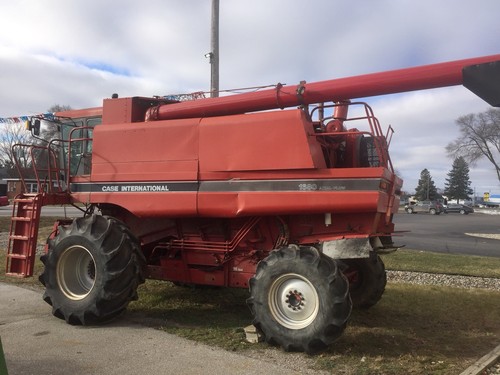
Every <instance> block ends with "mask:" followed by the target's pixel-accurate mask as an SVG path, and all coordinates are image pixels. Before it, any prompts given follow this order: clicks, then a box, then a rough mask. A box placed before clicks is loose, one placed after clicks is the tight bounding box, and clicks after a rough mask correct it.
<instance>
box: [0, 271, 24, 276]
mask: <svg viewBox="0 0 500 375" xmlns="http://www.w3.org/2000/svg"><path fill="white" fill-rule="evenodd" d="M5 276H10V277H26V274H25V273H24V272H20V273H17V272H6V273H5Z"/></svg>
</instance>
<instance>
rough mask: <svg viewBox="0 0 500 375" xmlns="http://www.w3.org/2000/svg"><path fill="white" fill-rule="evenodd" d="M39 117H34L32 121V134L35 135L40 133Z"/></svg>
mask: <svg viewBox="0 0 500 375" xmlns="http://www.w3.org/2000/svg"><path fill="white" fill-rule="evenodd" d="M40 123H41V122H40V119H38V118H37V119H35V121H33V134H35V135H40Z"/></svg>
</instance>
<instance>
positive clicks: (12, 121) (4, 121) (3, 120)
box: [0, 112, 54, 124]
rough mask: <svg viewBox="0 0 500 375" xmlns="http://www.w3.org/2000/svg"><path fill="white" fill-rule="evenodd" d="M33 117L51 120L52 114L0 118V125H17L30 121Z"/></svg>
mask: <svg viewBox="0 0 500 375" xmlns="http://www.w3.org/2000/svg"><path fill="white" fill-rule="evenodd" d="M33 117H36V118H39V119H41V120H49V121H50V120H53V119H54V114H53V113H51V112H47V113H41V114H38V115H34V116H17V117H0V124H18V123H23V122H26V121H28V120H31V119H32V118H33Z"/></svg>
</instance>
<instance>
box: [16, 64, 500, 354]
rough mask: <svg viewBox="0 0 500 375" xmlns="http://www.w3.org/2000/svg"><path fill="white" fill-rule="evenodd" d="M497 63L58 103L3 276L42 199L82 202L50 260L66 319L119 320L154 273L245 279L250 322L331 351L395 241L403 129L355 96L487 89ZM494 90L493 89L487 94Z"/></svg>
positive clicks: (197, 280) (27, 270)
mask: <svg viewBox="0 0 500 375" xmlns="http://www.w3.org/2000/svg"><path fill="white" fill-rule="evenodd" d="M498 60H500V55H497V56H490V57H485V58H478V59H471V60H464V61H459V62H452V63H443V64H436V65H430V66H425V67H420V68H410V69H403V70H398V71H392V72H385V73H376V74H371V75H366V76H359V77H351V78H344V79H338V80H331V81H324V82H318V83H311V84H306V83H304V82H301V83H300V84H299V85H297V86H294V87H289V86H283V85H277V86H276V87H275V88H274V89H270V90H269V89H268V90H263V91H259V92H256V93H248V94H240V95H234V96H228V97H221V98H212V99H199V100H195V101H189V102H176V101H173V100H169V99H162V98H143V97H133V98H112V99H105V100H104V102H103V106H102V108H92V109H87V110H78V111H69V112H64V113H57V114H56V116H55V118H54V119H53V120H52V124H53V126H57V128H58V129H59V130H60V131H59V134H60V136H59V137H58V138H57V139H53V140H51V141H50V142H48V143H47V145H46V146H43V147H42V146H24V145H16V146H15V147H16V148H18V149H19V150H22V152H20V151H17V152H16V153H15V154H16V155H21V154H22V155H24V156H26V155H29V163H28V164H29V165H30V166H31V167H32V170H31V171H30V172H31V173H32V174H34V175H35V176H36V179H37V182H38V193H37V194H35V195H24V196H20V197H17V198H16V200H15V208H14V213H13V217H12V228H11V236H10V243H9V252H8V254H7V273H8V274H9V275H12V276H19V277H25V276H30V275H31V274H32V272H33V262H34V254H35V247H36V239H37V229H38V222H39V216H40V209H41V207H42V206H43V205H47V204H74V205H78V207H82V216H81V217H79V218H76V219H74V220H70V221H61V222H58V223H56V224H55V226H54V228H55V230H54V233H53V234H52V235H51V236H50V238H49V239H48V240H47V251H46V253H45V254H44V255H43V256H42V257H41V259H42V262H43V263H44V265H45V269H44V271H43V273H42V275H41V276H40V281H41V282H42V284H44V286H45V288H46V289H45V294H44V300H45V301H46V302H47V303H49V304H50V305H51V306H52V311H53V314H54V315H55V316H57V317H59V318H61V319H65V320H66V321H67V322H68V323H70V324H96V323H101V322H105V321H108V320H110V319H111V318H113V317H115V316H117V315H118V314H120V313H121V312H122V311H124V310H125V309H126V307H127V305H128V303H129V302H130V301H131V300H134V299H136V298H137V287H138V286H139V284H141V283H142V282H144V280H145V278H152V279H159V280H168V281H172V282H174V283H183V284H193V285H212V286H225V287H236V288H249V290H250V296H249V299H248V304H249V306H250V309H251V311H252V313H253V315H254V321H253V323H254V325H255V326H256V327H257V329H258V330H259V331H260V332H261V333H262V334H263V335H264V337H265V338H266V340H267V341H268V342H271V343H276V344H278V345H280V346H282V347H283V348H285V349H286V350H298V351H306V352H309V353H313V352H316V351H319V350H322V349H324V348H326V347H327V346H328V345H330V344H331V343H332V342H333V341H334V340H335V339H336V338H338V337H339V336H340V335H341V334H342V332H343V330H344V328H345V326H346V324H347V321H348V319H349V315H350V313H351V308H352V306H353V305H354V306H356V307H363V308H367V307H370V306H373V305H374V304H376V303H377V302H378V301H379V300H380V298H381V297H382V294H383V292H384V288H385V284H386V276H385V270H384V265H383V263H382V261H381V259H380V257H379V254H381V253H385V252H390V251H394V250H395V249H396V248H397V247H396V246H395V245H394V244H393V241H392V234H393V232H394V225H393V222H392V218H393V215H394V213H395V212H397V210H398V208H399V196H400V192H401V186H402V181H401V179H400V178H399V177H398V176H396V174H395V172H394V169H393V167H392V163H391V159H390V156H389V152H388V148H389V144H390V141H391V136H392V129H390V128H389V129H388V130H386V131H383V130H382V128H381V126H380V124H379V122H378V120H377V118H376V117H375V116H374V114H373V112H372V109H371V108H370V107H369V106H368V105H367V104H365V103H362V102H355V101H353V100H354V99H357V98H361V97H368V96H373V95H383V94H389V93H395V92H403V91H410V90H419V89H427V88H434V87H442V86H449V85H458V84H462V83H463V74H462V71H463V69H464V68H465V70H464V71H467V72H468V75H467V81H468V82H469V84H470V85H471V87H473V89H474V90H475V91H477V92H479V94H481V92H480V87H482V85H481V84H478V83H477V81H481V79H483V76H484V74H485V73H484V72H485V71H486V72H487V73H488V74H497V77H498V73H497V72H498V67H499V62H498ZM478 64H479V65H478ZM470 66H473V68H470ZM492 66H493V68H492ZM484 67H486V68H484ZM483 68H484V69H483ZM477 77H479V78H480V79H479V78H477ZM497 81H498V79H497ZM471 82H472V83H471ZM495 95H496V94H495V93H494V92H493V91H492V90H491V88H489V89H488V90H487V99H488V100H489V101H491V100H492V101H495V100H496V99H498V97H497V96H495ZM289 107H295V108H294V109H288V110H282V109H283V108H289ZM270 109H274V110H271V111H269V110H270ZM36 121H37V120H34V122H33V123H32V125H33V126H32V127H33V128H34V130H33V131H36V130H37V128H38V126H39V124H37V123H36ZM25 172H26V171H25V170H23V169H20V174H21V175H23V174H24V173H25Z"/></svg>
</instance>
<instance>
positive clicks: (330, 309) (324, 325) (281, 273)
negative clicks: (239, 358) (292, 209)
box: [247, 245, 351, 353]
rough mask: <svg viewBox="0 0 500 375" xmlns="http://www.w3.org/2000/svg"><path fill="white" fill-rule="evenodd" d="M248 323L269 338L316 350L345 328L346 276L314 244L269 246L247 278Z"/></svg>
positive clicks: (291, 346)
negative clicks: (279, 247)
mask: <svg viewBox="0 0 500 375" xmlns="http://www.w3.org/2000/svg"><path fill="white" fill-rule="evenodd" d="M247 302H248V305H249V306H250V309H251V311H252V314H253V316H254V321H253V324H254V325H255V327H257V329H258V330H259V331H260V332H261V333H263V335H264V337H265V339H266V341H267V342H268V343H270V344H274V345H280V346H281V347H283V348H284V349H285V350H287V351H305V352H307V353H315V352H318V351H320V350H323V349H325V348H327V347H328V346H329V345H330V344H332V343H333V342H334V341H335V340H336V339H337V338H338V337H339V336H340V335H341V334H342V332H343V331H344V329H345V327H346V324H347V321H348V319H349V315H350V313H351V299H350V297H349V286H348V283H347V280H346V278H345V277H344V276H343V275H342V273H341V272H340V271H339V269H338V267H337V264H336V263H335V261H333V260H332V259H330V258H328V257H327V256H325V255H323V254H321V253H320V252H319V251H318V250H317V249H316V248H314V247H301V248H299V247H298V246H295V245H291V246H289V247H284V248H281V249H279V250H274V251H272V252H271V253H270V254H269V256H268V257H267V258H266V259H264V260H262V261H261V262H260V263H259V265H258V267H257V271H256V274H255V276H254V277H253V278H252V279H251V280H250V298H249V299H248V301H247Z"/></svg>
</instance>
